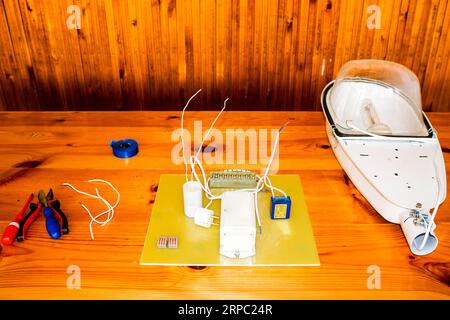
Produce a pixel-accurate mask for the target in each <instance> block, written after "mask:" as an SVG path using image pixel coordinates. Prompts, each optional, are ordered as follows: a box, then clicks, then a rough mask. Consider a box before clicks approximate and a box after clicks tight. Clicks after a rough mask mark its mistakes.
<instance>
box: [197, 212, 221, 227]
mask: <svg viewBox="0 0 450 320" xmlns="http://www.w3.org/2000/svg"><path fill="white" fill-rule="evenodd" d="M214 218H215V217H214V211H213V210H209V209H206V208H197V210H195V216H194V223H195V224H196V225H198V226H201V227H204V228H211V225H217V224H216V223H214Z"/></svg>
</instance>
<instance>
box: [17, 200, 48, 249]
mask: <svg viewBox="0 0 450 320" xmlns="http://www.w3.org/2000/svg"><path fill="white" fill-rule="evenodd" d="M41 211H42V204H41V203H40V202H38V203H32V204H30V211H29V212H28V214H27V215H26V216H25V218H24V219H23V220H22V222H21V223H20V228H19V232H17V235H16V240H17V241H23V240H25V236H26V234H27V232H28V229H29V228H30V226H31V224H32V223H33V222H34V221H35V220H36V219H37V218H38V217H39V214H40V213H41Z"/></svg>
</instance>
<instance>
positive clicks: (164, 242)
mask: <svg viewBox="0 0 450 320" xmlns="http://www.w3.org/2000/svg"><path fill="white" fill-rule="evenodd" d="M157 246H158V248H159V249H165V248H167V237H159V238H158V244H157Z"/></svg>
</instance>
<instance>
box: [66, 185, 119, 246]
mask: <svg viewBox="0 0 450 320" xmlns="http://www.w3.org/2000/svg"><path fill="white" fill-rule="evenodd" d="M88 182H102V183H105V184H107V185H108V186H110V187H111V188H112V189H113V190H114V191H115V192H116V194H117V199H116V202H115V203H114V205H111V204H110V203H109V202H108V201H107V200H105V198H103V197H102V196H101V195H100V193H99V191H98V188H95V193H96V195H93V194H90V193H87V192H84V191H81V190H78V189H77V188H75V187H74V186H73V185H71V184H70V183H67V182H64V183H63V184H62V185H63V186H67V187H70V188H72V190H74V191H75V192H77V193H79V194H83V195H85V196H88V197H91V198H94V199H99V200H101V201H102V202H103V203H104V204H105V205H106V207H107V208H108V210H105V211H103V212H101V213H99V214H97V215H95V216H94V215H92V213H91V211H90V210H89V209H88V208H87V207H86V206H85V205H84V204H81V207H82V208H83V209H84V210H85V211H86V212H87V214H88V215H89V217H90V218H91V221H90V222H89V231H90V234H91V239H92V240H94V232H93V229H92V225H93V224H94V223H97V224H99V225H100V226H104V225H106V224H107V223H108V222H110V221H111V220H112V219H113V218H114V210H115V208H116V207H117V205H118V204H119V202H120V193H119V191H118V190H117V189H116V188H115V187H114V186H113V185H112V183H110V182H108V181H105V180H102V179H91V180H88ZM105 214H106V215H107V217H106V219H105V220H103V221H100V220H98V219H99V218H100V217H102V216H104V215H105Z"/></svg>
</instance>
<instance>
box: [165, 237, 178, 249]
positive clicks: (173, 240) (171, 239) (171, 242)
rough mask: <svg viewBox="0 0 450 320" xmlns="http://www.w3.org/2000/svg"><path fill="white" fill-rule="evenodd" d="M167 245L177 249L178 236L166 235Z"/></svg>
mask: <svg viewBox="0 0 450 320" xmlns="http://www.w3.org/2000/svg"><path fill="white" fill-rule="evenodd" d="M167 247H168V248H169V249H177V248H178V237H168V238H167Z"/></svg>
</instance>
